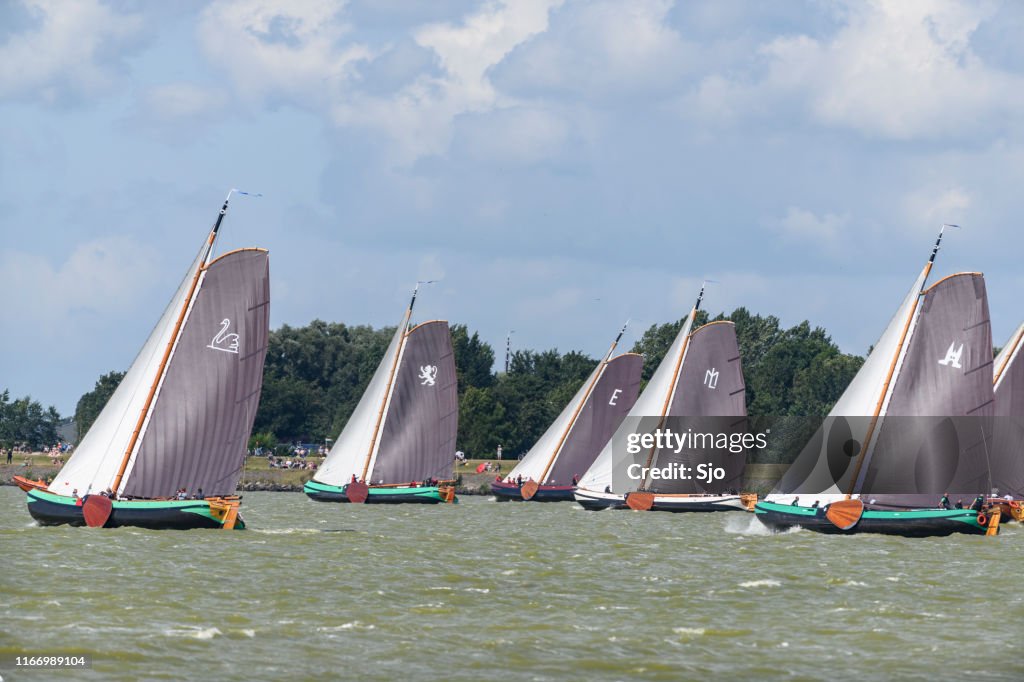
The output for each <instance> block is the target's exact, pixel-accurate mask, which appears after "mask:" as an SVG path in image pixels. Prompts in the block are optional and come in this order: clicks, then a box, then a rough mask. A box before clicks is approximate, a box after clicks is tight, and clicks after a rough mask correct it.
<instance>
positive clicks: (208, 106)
mask: <svg viewBox="0 0 1024 682" xmlns="http://www.w3.org/2000/svg"><path fill="white" fill-rule="evenodd" d="M143 100H144V106H145V109H146V113H147V114H148V115H150V116H152V117H153V118H156V119H158V120H164V121H177V120H182V119H190V120H194V119H197V118H202V117H205V116H207V115H209V114H213V113H216V112H218V111H220V110H221V109H223V108H224V105H225V104H226V103H227V97H226V96H225V95H224V93H222V92H221V91H220V90H217V89H215V88H207V87H203V86H201V85H195V84H193V83H168V84H166V85H158V86H155V87H152V88H149V89H148V90H146V91H145V93H144V94H143Z"/></svg>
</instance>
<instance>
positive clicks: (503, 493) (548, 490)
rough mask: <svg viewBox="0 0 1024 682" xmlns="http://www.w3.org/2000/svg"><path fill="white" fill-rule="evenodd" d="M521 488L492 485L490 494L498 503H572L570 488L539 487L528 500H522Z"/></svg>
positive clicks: (558, 486) (510, 485) (508, 485)
mask: <svg viewBox="0 0 1024 682" xmlns="http://www.w3.org/2000/svg"><path fill="white" fill-rule="evenodd" d="M521 490H522V488H521V487H520V486H518V485H516V484H514V483H492V484H491V494H493V495H494V497H495V498H496V499H497V500H498V502H572V501H573V499H575V498H574V497H573V487H572V486H561V485H551V486H540V487H538V488H537V492H536V493H535V494H534V496H533V497H531V498H530V499H529V500H524V499H523V494H522V492H521Z"/></svg>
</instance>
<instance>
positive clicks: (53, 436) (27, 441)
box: [0, 389, 60, 450]
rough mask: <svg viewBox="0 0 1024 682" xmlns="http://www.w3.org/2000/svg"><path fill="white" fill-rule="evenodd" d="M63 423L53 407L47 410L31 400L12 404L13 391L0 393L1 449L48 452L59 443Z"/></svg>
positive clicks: (16, 401) (20, 399)
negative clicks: (60, 425) (20, 448)
mask: <svg viewBox="0 0 1024 682" xmlns="http://www.w3.org/2000/svg"><path fill="white" fill-rule="evenodd" d="M59 422H60V414H58V413H57V409H56V408H54V407H53V406H52V405H51V406H50V407H43V406H42V405H41V404H40V403H39V401H36V400H32V398H31V397H30V396H25V397H24V398H18V399H16V400H12V399H11V393H10V391H9V390H7V389H5V390H4V391H3V392H0V449H6V448H12V447H14V446H24V447H28V448H30V449H32V450H42V449H44V448H48V447H50V446H51V445H53V444H54V443H56V442H57V425H58V424H59Z"/></svg>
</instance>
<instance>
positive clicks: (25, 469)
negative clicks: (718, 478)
mask: <svg viewBox="0 0 1024 682" xmlns="http://www.w3.org/2000/svg"><path fill="white" fill-rule="evenodd" d="M309 459H310V460H312V461H314V462H317V465H318V466H319V465H320V463H321V462H322V458H319V457H315V458H309ZM26 462H27V466H26V465H25V463H26ZM487 462H490V464H491V468H492V470H491V471H485V472H483V473H480V474H478V473H476V469H477V467H478V466H479V465H480V464H484V463H487ZM499 464H500V465H501V473H502V474H507V473H508V472H509V471H511V470H512V467H513V466H514V465H515V462H509V461H507V460H505V461H502V462H499V461H498V460H485V459H472V460H468V461H467V462H466V463H465V464H460V465H458V466H457V467H455V475H456V477H459V476H461V482H460V484H459V486H458V493H459V494H460V495H488V494H490V491H491V483H492V482H493V481H494V477H495V476H497V471H496V470H495V467H497V466H498V465H499ZM788 466H789V465H787V464H750V465H748V466H747V471H746V476H745V477H744V484H743V489H744V491H749V492H756V493H758V494H760V495H765V494H767V493H768V492H770V491H771V489H772V488H773V487H775V484H776V483H777V482H778V480H779V478H781V477H782V474H783V473H784V472H785V471H786V469H787V468H788ZM58 471H60V466H59V465H55V464H52V463H51V462H50V458H49V457H47V456H46V455H43V454H33V455H29V456H28V457H26V456H21V457H15V458H14V462H13V463H12V465H11V466H8V465H7V464H6V463H0V485H14V483H13V482H12V479H13V478H14V476H25V477H26V478H30V479H32V480H36V479H40V478H41V479H43V480H47V479H49V478H50V477H51V476H55V475H56V474H57V472H58ZM314 473H316V472H314V471H311V470H309V469H275V468H271V467H270V464H269V463H268V462H267V459H266V458H265V457H250V458H248V459H247V460H246V462H245V469H244V471H243V472H242V476H241V478H240V479H239V481H238V489H239V490H242V491H252V490H270V491H280V492H301V491H302V486H303V485H304V484H305V483H306V481H308V480H309V479H311V478H313V474H314Z"/></svg>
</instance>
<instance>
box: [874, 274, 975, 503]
mask: <svg viewBox="0 0 1024 682" xmlns="http://www.w3.org/2000/svg"><path fill="white" fill-rule="evenodd" d="M920 306H921V307H920V313H919V315H918V318H917V322H916V325H915V326H914V328H913V332H912V336H911V338H910V341H909V344H908V346H907V351H906V355H905V356H904V358H903V363H902V366H901V367H900V369H899V373H898V376H897V377H896V379H895V384H894V386H893V389H892V392H891V395H890V398H889V401H888V405H887V408H886V410H885V416H884V417H883V418H882V420H881V421H880V425H879V427H878V428H879V432H878V436H877V440H876V442H875V445H874V447H873V449H872V450H871V451H870V452H869V454H868V457H867V459H866V461H865V463H864V465H863V467H862V473H861V476H860V477H859V480H858V481H857V486H856V488H855V490H854V492H856V493H859V494H860V495H861V498H862V499H863V500H864V501H866V502H868V503H869V504H875V505H877V506H891V507H899V508H903V507H906V508H913V507H933V506H935V505H936V504H937V503H938V500H939V498H940V497H941V496H942V495H943V494H944V493H949V495H950V497H951V498H956V497H960V498H970V497H973V496H975V495H978V494H980V493H987V492H988V488H989V480H990V469H989V452H990V449H991V447H992V419H991V417H992V416H993V414H994V409H995V404H994V394H993V389H992V332H991V327H990V324H989V310H988V297H987V294H986V291H985V280H984V277H983V276H982V275H981V274H980V273H960V274H957V275H952V276H950V277H947V278H945V279H942V280H939V281H938V282H937V283H936V284H934V285H932V286H931V287H930V288H929V289H928V290H926V291H925V292H924V294H923V297H922V300H921V302H920Z"/></svg>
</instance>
